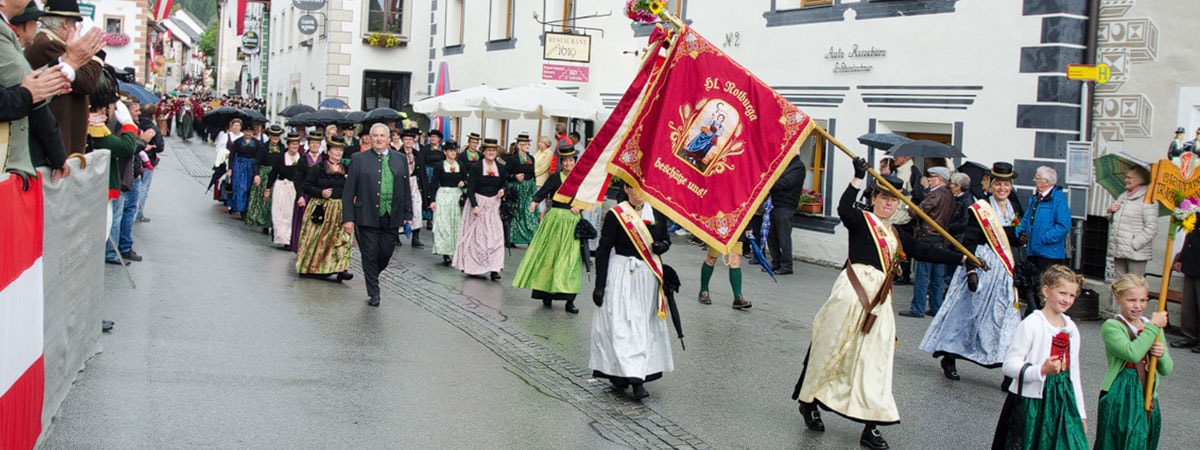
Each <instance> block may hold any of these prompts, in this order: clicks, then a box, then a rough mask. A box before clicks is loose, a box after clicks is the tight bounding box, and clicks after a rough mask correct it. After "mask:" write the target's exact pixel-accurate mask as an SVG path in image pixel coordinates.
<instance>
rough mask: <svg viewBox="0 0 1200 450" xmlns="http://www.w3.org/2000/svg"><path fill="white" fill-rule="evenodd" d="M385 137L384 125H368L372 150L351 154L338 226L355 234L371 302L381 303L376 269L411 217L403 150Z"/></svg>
mask: <svg viewBox="0 0 1200 450" xmlns="http://www.w3.org/2000/svg"><path fill="white" fill-rule="evenodd" d="M389 137H390V132H389V130H388V127H387V125H384V124H375V125H372V126H371V137H370V151H367V150H364V151H361V152H358V153H355V154H354V156H353V157H351V158H350V170H349V173H348V174H347V177H346V188H345V190H344V191H343V193H342V204H343V208H342V228H343V229H344V230H345V231H346V233H353V234H356V235H357V236H358V249H359V251H360V252H361V253H362V265H363V277H364V278H365V279H366V280H367V296H368V297H370V298H369V299H368V300H367V304H368V305H371V306H379V273H380V272H383V269H386V268H387V265H388V262H389V261H391V259H392V252H393V251H394V250H395V249H396V235H397V233H398V232H399V230H400V227H401V226H404V225H411V224H412V216H413V204H412V193H411V192H410V191H409V183H408V177H409V173H408V159H406V158H405V155H404V152H398V151H396V152H394V151H389V150H388V143H389V142H388V139H389Z"/></svg>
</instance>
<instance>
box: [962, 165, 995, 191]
mask: <svg viewBox="0 0 1200 450" xmlns="http://www.w3.org/2000/svg"><path fill="white" fill-rule="evenodd" d="M955 171H957V172H959V173H964V174H966V175H967V176H968V177H971V194H972V195H974V196H975V198H983V197H984V194H985V191H984V190H983V175H984V174H990V173H992V169H991V168H990V167H988V166H985V165H983V164H980V163H977V162H975V161H967V162H965V163H963V164H962V165H961V166H958V169H955Z"/></svg>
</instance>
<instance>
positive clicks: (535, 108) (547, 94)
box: [468, 84, 600, 120]
mask: <svg viewBox="0 0 1200 450" xmlns="http://www.w3.org/2000/svg"><path fill="white" fill-rule="evenodd" d="M468 106H475V107H477V108H479V109H481V110H485V111H494V110H495V111H504V110H510V111H520V112H522V113H524V115H525V118H527V119H548V118H551V117H571V118H580V119H587V120H596V116H597V114H598V113H599V111H600V109H599V108H597V107H596V106H595V105H592V104H590V103H588V102H585V101H583V100H580V99H579V98H578V97H575V96H573V95H571V94H568V93H566V92H563V91H562V90H560V89H558V88H555V87H552V86H548V85H545V84H536V85H532V86H524V87H516V88H512V89H505V90H503V91H499V92H498V93H495V94H492V95H480V96H478V97H473V98H471V99H469V100H468Z"/></svg>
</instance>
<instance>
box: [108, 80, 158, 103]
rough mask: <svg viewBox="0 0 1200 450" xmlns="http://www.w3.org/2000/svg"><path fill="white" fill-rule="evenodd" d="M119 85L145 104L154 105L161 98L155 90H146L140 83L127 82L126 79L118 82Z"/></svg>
mask: <svg viewBox="0 0 1200 450" xmlns="http://www.w3.org/2000/svg"><path fill="white" fill-rule="evenodd" d="M117 87H118V88H119V89H121V90H122V91H125V92H128V93H129V95H131V96H133V98H135V99H137V101H138V103H141V104H143V105H152V104H155V103H158V102H159V101H160V100H161V99H160V98H158V96H157V95H154V93H153V92H150V91H148V90H146V88H144V87H142V86H141V85H140V84H136V83H126V82H124V81H122V82H119V83H117Z"/></svg>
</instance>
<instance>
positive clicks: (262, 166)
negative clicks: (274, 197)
mask: <svg viewBox="0 0 1200 450" xmlns="http://www.w3.org/2000/svg"><path fill="white" fill-rule="evenodd" d="M282 137H283V127H281V126H279V125H271V126H269V127H267V142H266V143H265V144H263V145H259V146H258V154H257V155H256V156H255V157H254V168H253V173H254V187H252V188H250V200H249V201H248V202H247V204H246V225H247V226H251V227H263V233H266V232H267V231H268V230H269V229H270V228H271V197H270V196H269V195H266V192H267V189H269V188H270V187H271V185H270V184H269V183H268V181H269V179H270V177H271V169H272V168H274V167H275V161H276V160H278V159H279V157H280V156H282V155H283V152H284V151H285V148H284V146H283V143H282V142H280V140H281V138H282Z"/></svg>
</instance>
